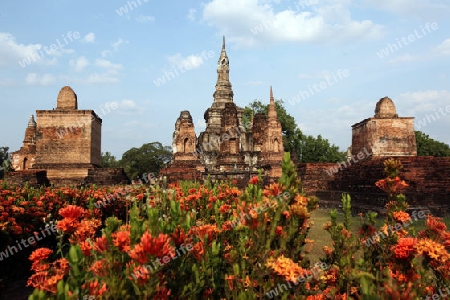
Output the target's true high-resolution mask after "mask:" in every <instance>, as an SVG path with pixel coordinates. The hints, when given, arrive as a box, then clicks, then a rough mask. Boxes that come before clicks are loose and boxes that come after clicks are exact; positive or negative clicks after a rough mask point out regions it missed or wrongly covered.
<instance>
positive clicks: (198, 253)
mask: <svg viewBox="0 0 450 300" xmlns="http://www.w3.org/2000/svg"><path fill="white" fill-rule="evenodd" d="M191 253H192V255H193V256H194V257H195V258H196V259H197V260H201V259H202V257H203V255H204V254H205V246H204V245H203V242H198V243H196V244H195V245H194V248H193V249H192V251H191Z"/></svg>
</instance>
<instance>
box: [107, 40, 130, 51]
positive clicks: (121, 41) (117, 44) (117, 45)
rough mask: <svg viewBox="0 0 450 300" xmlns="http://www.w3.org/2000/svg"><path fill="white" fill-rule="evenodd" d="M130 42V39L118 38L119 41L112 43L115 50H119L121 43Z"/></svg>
mask: <svg viewBox="0 0 450 300" xmlns="http://www.w3.org/2000/svg"><path fill="white" fill-rule="evenodd" d="M124 43H125V44H129V43H130V42H129V41H124V40H123V39H120V38H119V39H118V40H117V42H114V43H111V46H112V47H113V49H114V51H115V52H117V51H118V50H119V47H120V45H122V44H124Z"/></svg>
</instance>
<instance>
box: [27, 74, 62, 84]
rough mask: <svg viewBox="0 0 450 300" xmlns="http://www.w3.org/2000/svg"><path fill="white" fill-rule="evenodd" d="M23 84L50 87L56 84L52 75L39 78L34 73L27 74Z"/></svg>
mask: <svg viewBox="0 0 450 300" xmlns="http://www.w3.org/2000/svg"><path fill="white" fill-rule="evenodd" d="M25 82H26V84H28V85H50V84H52V83H55V82H56V78H55V76H53V75H52V74H44V75H43V76H39V75H38V74H36V73H28V74H27V77H26V79H25Z"/></svg>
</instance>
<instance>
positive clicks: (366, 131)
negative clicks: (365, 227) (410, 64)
mask: <svg viewBox="0 0 450 300" xmlns="http://www.w3.org/2000/svg"><path fill="white" fill-rule="evenodd" d="M351 152H352V153H351V156H353V157H352V158H349V160H348V161H347V162H338V163H337V164H332V163H308V164H299V165H298V168H297V170H298V174H299V177H300V178H301V181H302V183H303V187H304V188H305V190H306V192H307V193H308V194H309V195H316V196H318V197H319V198H320V205H321V206H331V207H338V206H339V205H340V204H341V197H342V194H343V193H348V194H350V196H351V198H352V207H353V209H354V211H355V212H360V211H368V210H372V211H378V212H380V213H385V209H384V205H385V204H386V200H387V196H386V193H384V192H383V191H381V190H380V189H378V188H377V187H376V186H375V182H377V181H378V180H380V179H383V178H385V174H384V165H383V162H384V161H385V160H386V159H388V158H390V157H392V158H395V159H398V160H400V161H401V163H402V164H403V166H404V168H403V170H402V172H401V177H402V179H404V180H405V181H406V182H407V183H408V184H409V187H408V188H407V189H405V191H404V194H405V195H406V197H407V201H408V203H409V204H410V209H425V210H430V211H432V212H433V213H434V214H437V215H441V214H445V213H446V212H447V211H448V209H449V208H450V203H449V202H448V196H449V195H450V157H423V156H422V157H417V149H416V140H415V136H414V118H400V117H398V115H397V112H396V109H395V105H394V103H393V102H392V100H391V99H389V98H388V97H385V98H382V99H381V100H380V101H378V103H377V104H376V108H375V116H374V117H373V118H368V119H365V120H364V121H362V122H360V123H357V124H355V125H353V126H352V147H351ZM358 153H359V154H361V153H370V154H371V155H370V156H368V155H365V156H364V158H363V159H359V157H357V156H358Z"/></svg>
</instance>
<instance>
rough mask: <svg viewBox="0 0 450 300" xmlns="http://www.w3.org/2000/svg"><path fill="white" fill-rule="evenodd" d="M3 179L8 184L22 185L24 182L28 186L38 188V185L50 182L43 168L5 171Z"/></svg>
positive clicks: (46, 184) (45, 184)
mask: <svg viewBox="0 0 450 300" xmlns="http://www.w3.org/2000/svg"><path fill="white" fill-rule="evenodd" d="M4 180H5V181H6V182H8V183H10V184H13V185H18V186H22V185H24V184H25V183H27V184H28V186H32V187H35V188H38V187H40V186H48V185H50V182H49V180H48V178H47V171H45V170H24V171H14V172H7V173H6V174H5V178H4Z"/></svg>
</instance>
